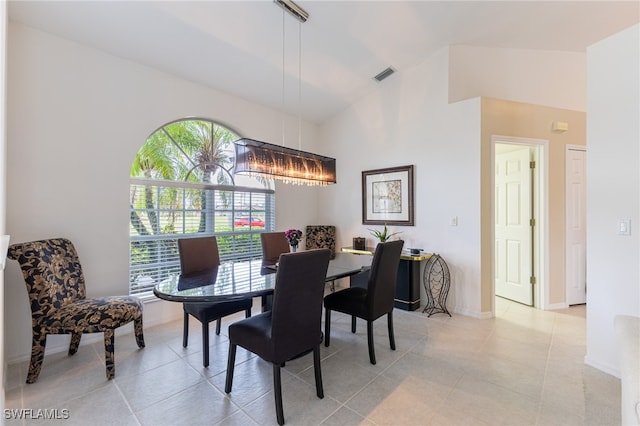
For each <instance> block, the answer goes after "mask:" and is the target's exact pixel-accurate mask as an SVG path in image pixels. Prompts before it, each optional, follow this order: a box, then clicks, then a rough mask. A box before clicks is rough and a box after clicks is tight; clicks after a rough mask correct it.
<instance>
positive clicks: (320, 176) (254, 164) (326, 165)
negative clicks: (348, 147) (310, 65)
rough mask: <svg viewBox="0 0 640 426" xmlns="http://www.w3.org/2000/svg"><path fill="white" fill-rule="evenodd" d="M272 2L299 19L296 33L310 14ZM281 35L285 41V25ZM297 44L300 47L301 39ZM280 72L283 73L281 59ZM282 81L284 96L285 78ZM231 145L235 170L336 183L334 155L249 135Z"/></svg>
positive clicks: (293, 180) (301, 181)
mask: <svg viewBox="0 0 640 426" xmlns="http://www.w3.org/2000/svg"><path fill="white" fill-rule="evenodd" d="M274 3H276V4H277V5H278V6H280V7H282V8H283V9H284V10H285V11H287V12H288V13H290V14H291V15H292V16H293V17H295V18H296V19H297V20H298V21H300V24H299V27H298V37H299V36H300V25H301V24H302V23H303V22H306V21H307V19H309V14H308V13H307V12H305V11H304V9H302V8H301V7H300V6H298V5H297V4H295V3H294V2H292V1H291V0H274ZM283 19H284V17H283ZM283 25H284V21H283ZM282 38H283V43H284V26H283V34H282ZM298 47H300V43H299V44H298ZM283 55H284V52H283ZM283 58H284V56H283ZM298 60H299V68H301V65H300V63H301V61H302V60H301V57H300V56H298ZM283 61H284V59H283ZM282 72H283V73H284V62H283V70H282ZM298 79H299V89H298V90H299V93H298V95H299V98H300V81H301V76H298ZM282 85H283V87H282V90H283V99H284V80H283V82H282ZM299 100H300V99H299ZM300 121H301V119H300V115H299V114H298V127H299V130H298V133H299V144H301V142H300V141H301V140H302V130H301V126H300ZM283 138H284V129H283ZM234 145H235V153H236V163H235V168H234V173H235V174H244V175H249V176H252V177H263V178H271V179H276V180H279V181H281V182H284V183H291V184H295V185H308V186H326V185H330V184H333V183H336V159H335V158H330V157H325V156H322V155H317V154H313V153H310V152H305V151H302V150H301V149H293V148H287V147H285V146H284V143H283V145H282V146H280V145H274V144H271V143H267V142H262V141H257V140H254V139H248V138H241V139H238V140H237V141H235V142H234ZM299 148H300V147H299Z"/></svg>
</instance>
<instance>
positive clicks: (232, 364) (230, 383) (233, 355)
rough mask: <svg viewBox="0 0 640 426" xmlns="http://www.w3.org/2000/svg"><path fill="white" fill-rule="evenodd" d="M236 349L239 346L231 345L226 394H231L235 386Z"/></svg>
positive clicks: (225, 384) (225, 386)
mask: <svg viewBox="0 0 640 426" xmlns="http://www.w3.org/2000/svg"><path fill="white" fill-rule="evenodd" d="M236 347H237V345H235V344H233V343H231V344H229V357H228V358H227V379H226V380H225V382H224V391H225V393H230V392H231V387H232V386H233V368H234V367H235V365H236Z"/></svg>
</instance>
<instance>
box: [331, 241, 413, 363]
mask: <svg viewBox="0 0 640 426" xmlns="http://www.w3.org/2000/svg"><path fill="white" fill-rule="evenodd" d="M403 245H404V241H402V240H398V241H389V242H386V243H379V244H378V245H377V247H376V251H375V253H374V254H373V261H372V262H371V270H370V271H369V280H368V284H367V288H362V287H351V288H347V289H344V290H341V291H338V292H336V293H331V294H328V295H327V296H326V297H325V298H324V308H325V320H324V321H325V322H324V330H325V331H324V334H325V335H324V345H325V346H329V343H330V332H331V311H338V312H342V313H345V314H348V315H351V332H352V333H355V332H356V317H357V318H362V319H364V320H366V321H367V343H368V346H369V361H370V362H371V364H375V363H376V353H375V349H374V346H373V322H374V321H375V320H376V319H378V318H380V317H381V316H383V315H385V314H386V315H387V327H388V329H389V345H390V346H391V349H392V350H394V351H395V350H396V342H395V339H394V336H393V305H394V298H395V293H396V275H397V273H398V265H399V264H400V253H401V252H402V246H403Z"/></svg>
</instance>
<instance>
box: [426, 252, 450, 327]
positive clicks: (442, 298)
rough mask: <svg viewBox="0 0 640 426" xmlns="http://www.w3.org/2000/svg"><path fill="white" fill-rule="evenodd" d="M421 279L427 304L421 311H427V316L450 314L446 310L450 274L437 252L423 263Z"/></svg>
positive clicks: (445, 263)
mask: <svg viewBox="0 0 640 426" xmlns="http://www.w3.org/2000/svg"><path fill="white" fill-rule="evenodd" d="M422 279H423V283H424V289H425V291H426V293H427V306H426V307H425V308H424V310H423V311H422V313H428V314H429V315H428V316H429V317H430V316H431V315H433V314H447V315H449V316H451V314H450V313H449V311H448V310H447V296H448V295H449V287H450V286H451V276H450V274H449V267H448V266H447V262H445V261H444V259H443V258H442V256H440V255H439V254H437V253H434V254H432V255H431V257H430V258H429V260H428V261H427V263H426V265H424V274H423V278H422Z"/></svg>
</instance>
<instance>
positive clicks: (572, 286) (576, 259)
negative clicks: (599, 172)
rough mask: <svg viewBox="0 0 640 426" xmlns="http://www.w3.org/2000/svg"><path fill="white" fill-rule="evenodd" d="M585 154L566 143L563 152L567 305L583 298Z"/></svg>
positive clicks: (585, 289) (585, 230) (584, 289)
mask: <svg viewBox="0 0 640 426" xmlns="http://www.w3.org/2000/svg"><path fill="white" fill-rule="evenodd" d="M586 158H587V150H586V147H584V146H573V145H569V146H567V149H566V156H565V173H566V178H565V182H566V189H565V194H566V204H565V229H566V247H565V259H566V268H565V273H566V279H565V283H566V295H565V297H566V300H567V305H569V306H571V305H579V304H584V303H586V302H587V278H586V276H587V214H586V196H587V191H586Z"/></svg>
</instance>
